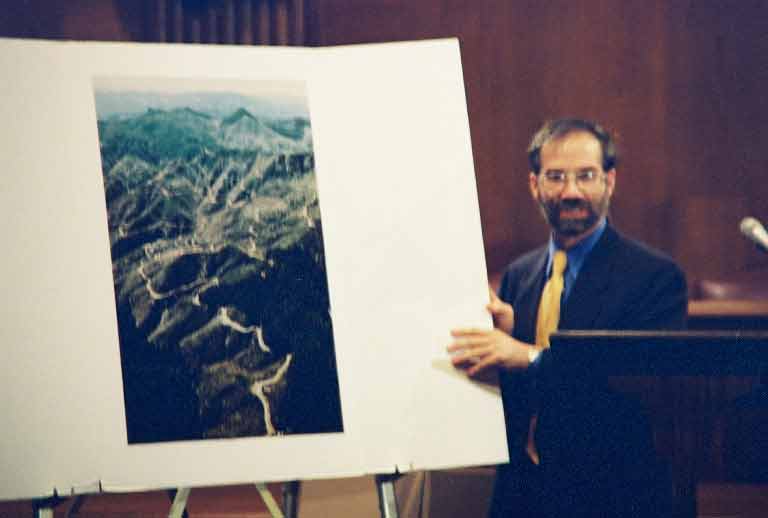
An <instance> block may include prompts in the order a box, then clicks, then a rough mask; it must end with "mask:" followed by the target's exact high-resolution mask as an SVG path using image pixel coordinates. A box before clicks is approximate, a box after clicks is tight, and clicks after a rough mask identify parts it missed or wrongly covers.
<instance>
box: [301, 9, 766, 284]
mask: <svg viewBox="0 0 768 518" xmlns="http://www.w3.org/2000/svg"><path fill="white" fill-rule="evenodd" d="M309 12H310V16H309V17H308V26H307V41H308V42H309V43H311V44H314V45H333V44H349V43H363V42H381V41H387V40H398V39H422V38H435V37H446V36H458V37H459V39H460V41H461V46H462V57H463V64H464V78H465V82H466V89H467V104H468V109H469V117H470V125H471V130H472V140H473V151H474V157H475V167H476V174H477V182H478V190H479V197H480V207H481V215H482V221H483V232H484V238H485V244H486V252H487V260H488V266H489V270H490V271H491V273H493V272H497V271H499V270H500V269H502V268H503V266H504V264H505V263H506V262H507V261H508V260H509V258H510V257H512V256H515V255H517V254H519V253H521V252H523V251H525V250H527V249H529V248H531V247H533V246H535V245H537V244H539V243H541V242H543V240H544V239H545V236H546V227H545V226H544V224H543V223H542V221H541V219H540V217H539V215H538V213H537V211H536V210H535V207H534V205H533V203H532V201H531V200H530V197H529V194H528V192H527V189H526V186H525V177H526V172H527V164H526V158H525V148H526V146H527V143H528V139H529V138H530V135H531V134H532V132H533V131H535V129H536V128H537V127H538V126H539V125H540V124H541V122H542V121H544V120H546V119H548V118H553V117H560V116H581V117H588V118H593V119H597V120H599V121H601V122H603V123H604V124H605V125H606V126H608V127H609V128H611V129H613V130H614V131H615V132H616V133H617V134H618V137H619V139H620V144H621V150H622V161H621V164H620V168H619V177H618V180H617V192H616V195H615V198H614V203H613V209H612V219H613V221H614V223H615V224H616V225H617V226H618V227H619V228H621V229H623V230H625V231H626V232H627V233H629V234H631V235H633V236H636V237H638V238H640V239H642V240H644V241H646V242H648V243H649V244H651V245H653V246H656V247H658V248H661V249H662V250H665V251H666V252H667V253H669V254H671V255H672V256H673V257H675V258H676V259H677V260H678V261H679V262H680V263H681V264H682V266H683V267H684V268H685V270H686V271H687V272H688V274H689V277H691V278H693V279H698V278H729V277H731V276H732V275H733V274H734V273H736V272H741V271H743V270H745V269H756V268H757V269H759V268H768V256H765V255H760V254H759V253H758V252H757V251H756V250H755V249H754V248H753V247H752V246H751V245H749V244H748V243H747V242H746V241H745V240H744V239H743V238H742V237H741V236H740V234H739V232H738V223H739V220H740V219H741V218H742V217H744V216H747V215H754V216H755V217H758V218H760V219H763V220H766V219H768V178H767V177H768V174H766V173H768V131H765V130H763V127H764V126H765V125H766V124H768V94H767V93H766V92H768V89H767V88H766V84H768V81H767V80H768V77H766V76H768V30H766V27H768V3H766V2H762V1H741V2H716V1H674V2H668V1H661V0H654V1H639V0H630V1H627V0H591V1H586V2H570V1H567V0H550V1H547V2H535V1H524V0H510V1H503V2H502V1H498V0H473V1H468V0H464V1H460V0H420V1H418V2H412V1H408V0H366V1H364V2H360V1H355V0H313V1H312V3H311V6H310V7H309ZM766 285H767V286H768V278H766Z"/></svg>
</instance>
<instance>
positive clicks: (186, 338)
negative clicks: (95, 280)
mask: <svg viewBox="0 0 768 518" xmlns="http://www.w3.org/2000/svg"><path fill="white" fill-rule="evenodd" d="M98 130H99V140H100V149H101V160H102V170H103V176H104V189H105V194H106V205H107V213H108V223H109V237H110V244H111V252H112V264H113V275H114V281H115V297H116V303H117V313H118V315H117V317H118V325H119V335H120V347H121V358H122V362H123V385H124V395H125V405H126V421H127V427H128V441H129V443H141V442H158V441H171V440H190V439H207V438H222V437H242V436H264V435H281V434H293V433H320V432H340V431H342V417H341V405H340V401H339V387H338V377H337V372H336V361H335V355H334V346H333V334H332V327H331V318H330V305H329V296H328V283H327V277H326V270H325V257H324V251H323V239H322V232H321V222H320V210H319V201H318V195H317V185H316V179H315V164H314V155H313V151H312V138H311V127H310V121H309V119H308V118H306V117H290V118H275V117H269V116H260V115H258V114H254V113H252V112H251V111H249V109H248V108H246V107H240V108H237V109H234V110H232V111H231V112H229V113H227V114H221V113H217V112H216V111H214V110H210V111H208V112H207V111H204V110H201V109H200V108H199V107H195V108H192V107H189V106H184V107H172V108H148V109H146V110H144V111H142V112H134V113H126V114H118V113H110V114H107V115H104V114H102V113H99V121H98Z"/></svg>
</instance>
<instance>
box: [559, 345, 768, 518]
mask: <svg viewBox="0 0 768 518" xmlns="http://www.w3.org/2000/svg"><path fill="white" fill-rule="evenodd" d="M551 347H552V351H551V352H552V356H551V361H552V363H551V366H552V368H553V369H556V370H557V372H558V375H561V376H567V377H568V378H571V379H573V378H574V377H575V378H576V379H579V378H581V377H600V378H606V379H608V381H609V384H610V386H611V387H612V388H614V389H616V390H617V391H619V392H622V393H628V394H630V395H631V396H633V397H635V398H636V399H638V400H640V402H641V403H642V404H643V406H644V407H645V408H646V409H647V410H648V414H649V418H650V421H651V425H652V429H653V435H654V442H655V445H656V449H657V451H658V453H659V455H660V457H661V458H662V459H664V460H665V461H667V462H668V464H669V466H670V470H671V478H672V482H673V486H674V487H673V491H674V498H675V501H674V513H675V517H676V518H692V517H695V516H697V505H696V489H697V485H698V484H699V482H704V481H718V482H719V481H724V482H726V481H736V482H756V481H757V482H766V481H768V467H765V464H766V463H764V462H762V460H763V458H767V457H768V453H762V452H764V451H765V450H766V448H765V446H766V444H765V443H766V438H765V437H766V436H767V435H768V392H767V391H766V388H765V386H764V385H763V383H762V381H763V377H764V375H765V373H766V372H768V332H757V331H755V332H752V331H750V332H744V331H727V332H722V331H661V332H659V331H653V332H649V331H561V332H558V333H555V334H553V335H552V337H551Z"/></svg>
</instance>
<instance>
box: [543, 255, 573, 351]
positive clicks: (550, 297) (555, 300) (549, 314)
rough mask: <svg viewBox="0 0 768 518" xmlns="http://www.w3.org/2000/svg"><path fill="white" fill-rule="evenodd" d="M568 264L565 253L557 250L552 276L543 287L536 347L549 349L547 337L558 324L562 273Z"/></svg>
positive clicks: (553, 259)
mask: <svg viewBox="0 0 768 518" xmlns="http://www.w3.org/2000/svg"><path fill="white" fill-rule="evenodd" d="M567 262H568V258H567V256H566V255H565V252H563V251H562V250H557V251H556V252H555V255H554V257H553V258H552V275H551V276H550V277H549V280H548V281H547V283H546V284H545V285H544V291H542V292H541V302H539V317H538V319H537V320H536V345H538V346H539V347H549V335H550V334H552V333H553V332H555V330H556V329H557V324H558V323H559V322H560V297H561V295H562V294H563V272H564V271H565V266H566V264H567Z"/></svg>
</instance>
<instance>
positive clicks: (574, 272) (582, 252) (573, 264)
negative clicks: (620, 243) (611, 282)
mask: <svg viewBox="0 0 768 518" xmlns="http://www.w3.org/2000/svg"><path fill="white" fill-rule="evenodd" d="M606 225H607V222H606V219H605V218H603V219H602V220H601V221H600V223H599V224H598V226H597V228H596V229H595V231H594V232H592V233H591V234H590V235H589V236H587V237H586V238H584V239H582V240H581V241H580V242H579V243H577V244H576V246H572V247H571V248H569V249H568V250H566V251H565V254H566V255H567V256H568V263H567V266H566V272H567V273H568V275H569V276H570V277H572V278H573V279H575V278H576V277H577V276H578V275H579V270H581V266H582V265H583V264H584V260H585V259H586V258H587V256H588V255H589V252H591V251H592V249H593V248H594V247H595V245H596V244H597V242H598V241H599V240H600V237H601V236H602V235H603V232H605V227H606ZM556 250H558V248H557V245H555V240H554V237H553V236H552V235H551V234H550V236H549V253H548V254H547V277H549V274H550V273H551V272H552V257H553V256H554V254H555V251H556Z"/></svg>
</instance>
